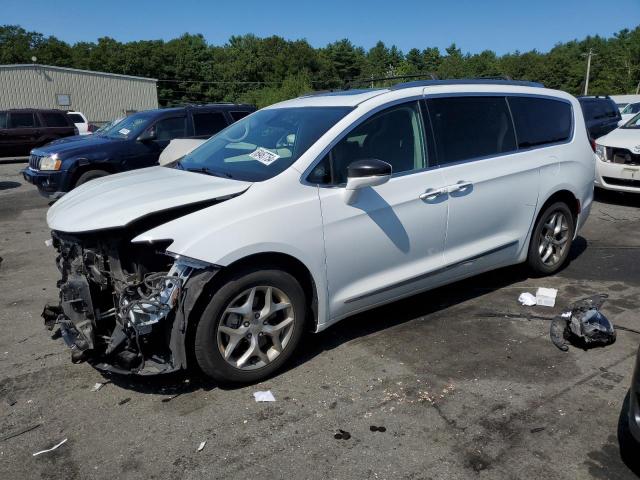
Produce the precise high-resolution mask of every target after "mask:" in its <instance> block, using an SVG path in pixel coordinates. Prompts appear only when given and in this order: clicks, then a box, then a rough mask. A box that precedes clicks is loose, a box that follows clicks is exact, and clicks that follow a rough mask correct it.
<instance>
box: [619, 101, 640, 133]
mask: <svg viewBox="0 0 640 480" xmlns="http://www.w3.org/2000/svg"><path fill="white" fill-rule="evenodd" d="M638 113H640V102H636V103H628V104H627V106H625V107H624V108H623V109H622V110H621V111H620V117H621V118H622V120H620V121H619V122H618V126H619V127H620V126H622V125H624V124H625V123H627V122H628V121H629V120H631V119H632V118H633V117H635V116H636V115H637V114H638Z"/></svg>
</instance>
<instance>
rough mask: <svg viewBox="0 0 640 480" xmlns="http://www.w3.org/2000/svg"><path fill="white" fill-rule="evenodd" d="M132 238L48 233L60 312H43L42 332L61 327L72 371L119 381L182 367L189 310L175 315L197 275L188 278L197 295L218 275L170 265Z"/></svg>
mask: <svg viewBox="0 0 640 480" xmlns="http://www.w3.org/2000/svg"><path fill="white" fill-rule="evenodd" d="M109 233H110V234H109ZM133 234H134V232H131V233H129V234H128V235H124V234H123V232H122V231H117V232H108V233H107V234H105V233H104V232H102V233H101V234H100V235H95V234H94V235H82V236H73V235H68V234H61V233H58V232H53V239H54V240H53V245H54V247H55V248H56V250H57V251H58V253H59V255H58V257H57V265H58V268H59V270H60V273H61V275H62V278H61V280H59V282H58V287H59V288H60V306H59V307H53V306H46V307H45V310H44V311H43V315H42V316H43V317H44V319H45V325H46V326H47V327H48V328H50V329H52V328H53V327H54V326H55V325H57V326H58V327H59V329H60V335H61V336H62V338H63V339H64V341H65V343H67V345H69V346H70V347H71V350H72V361H74V362H76V363H77V362H82V361H88V362H90V363H91V364H92V365H94V366H95V367H96V368H99V369H103V370H109V371H117V372H120V373H139V374H154V373H162V372H168V371H174V370H177V369H179V368H182V367H184V366H185V364H186V359H185V355H184V348H183V345H182V342H183V341H184V336H185V335H186V323H187V322H186V318H185V316H186V315H187V314H188V312H189V309H185V308H182V309H180V308H179V307H180V306H182V307H184V304H185V288H186V286H187V284H188V282H189V280H190V278H191V276H192V275H193V274H194V272H195V271H201V272H200V274H199V275H194V277H196V278H198V280H197V281H198V282H199V283H198V285H200V290H199V292H200V291H201V290H202V285H203V283H204V282H206V281H208V280H209V279H210V278H211V276H212V275H213V274H214V273H215V271H216V268H214V267H213V266H211V265H208V264H205V263H202V262H198V261H196V260H192V259H187V258H180V257H172V256H170V255H169V254H167V253H165V251H164V249H165V248H166V243H165V244H131V243H130V242H129V239H130V238H131V237H132V235H133ZM203 273H204V274H205V275H203ZM192 297H193V296H191V297H190V299H189V301H190V302H191V303H194V302H195V299H194V298H192ZM176 322H178V324H179V325H178V324H176ZM176 337H180V338H176ZM174 350H175V351H174Z"/></svg>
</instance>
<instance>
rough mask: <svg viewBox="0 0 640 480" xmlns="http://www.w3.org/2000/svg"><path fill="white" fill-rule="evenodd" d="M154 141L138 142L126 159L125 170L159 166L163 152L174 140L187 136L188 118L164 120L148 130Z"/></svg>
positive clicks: (179, 117)
mask: <svg viewBox="0 0 640 480" xmlns="http://www.w3.org/2000/svg"><path fill="white" fill-rule="evenodd" d="M145 132H151V133H152V135H153V139H151V140H136V141H135V142H134V143H133V144H132V146H131V148H130V149H129V151H128V153H127V155H126V157H125V158H124V167H125V170H132V169H136V168H144V167H152V166H154V165H157V164H158V159H159V158H160V154H161V153H162V151H163V150H164V149H165V148H166V147H167V145H169V142H170V141H171V140H173V139H174V138H185V137H186V136H187V117H186V116H185V115H182V116H178V117H169V118H162V119H160V120H158V121H156V122H155V123H154V124H153V125H151V126H150V127H148V128H147V130H146V131H145Z"/></svg>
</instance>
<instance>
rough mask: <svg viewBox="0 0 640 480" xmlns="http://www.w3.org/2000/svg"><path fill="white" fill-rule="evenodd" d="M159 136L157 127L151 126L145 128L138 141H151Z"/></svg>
mask: <svg viewBox="0 0 640 480" xmlns="http://www.w3.org/2000/svg"><path fill="white" fill-rule="evenodd" d="M156 138H158V137H157V135H156V129H155V128H149V129H147V130H145V131H144V132H142V133H141V134H140V135H139V136H138V139H137V140H138V141H139V142H151V141H153V140H155V139H156Z"/></svg>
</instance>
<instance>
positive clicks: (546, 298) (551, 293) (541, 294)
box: [536, 287, 558, 307]
mask: <svg viewBox="0 0 640 480" xmlns="http://www.w3.org/2000/svg"><path fill="white" fill-rule="evenodd" d="M557 295H558V290H557V289H556V288H544V287H540V288H538V290H537V291H536V305H541V306H545V307H553V306H555V304H556V296H557Z"/></svg>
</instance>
